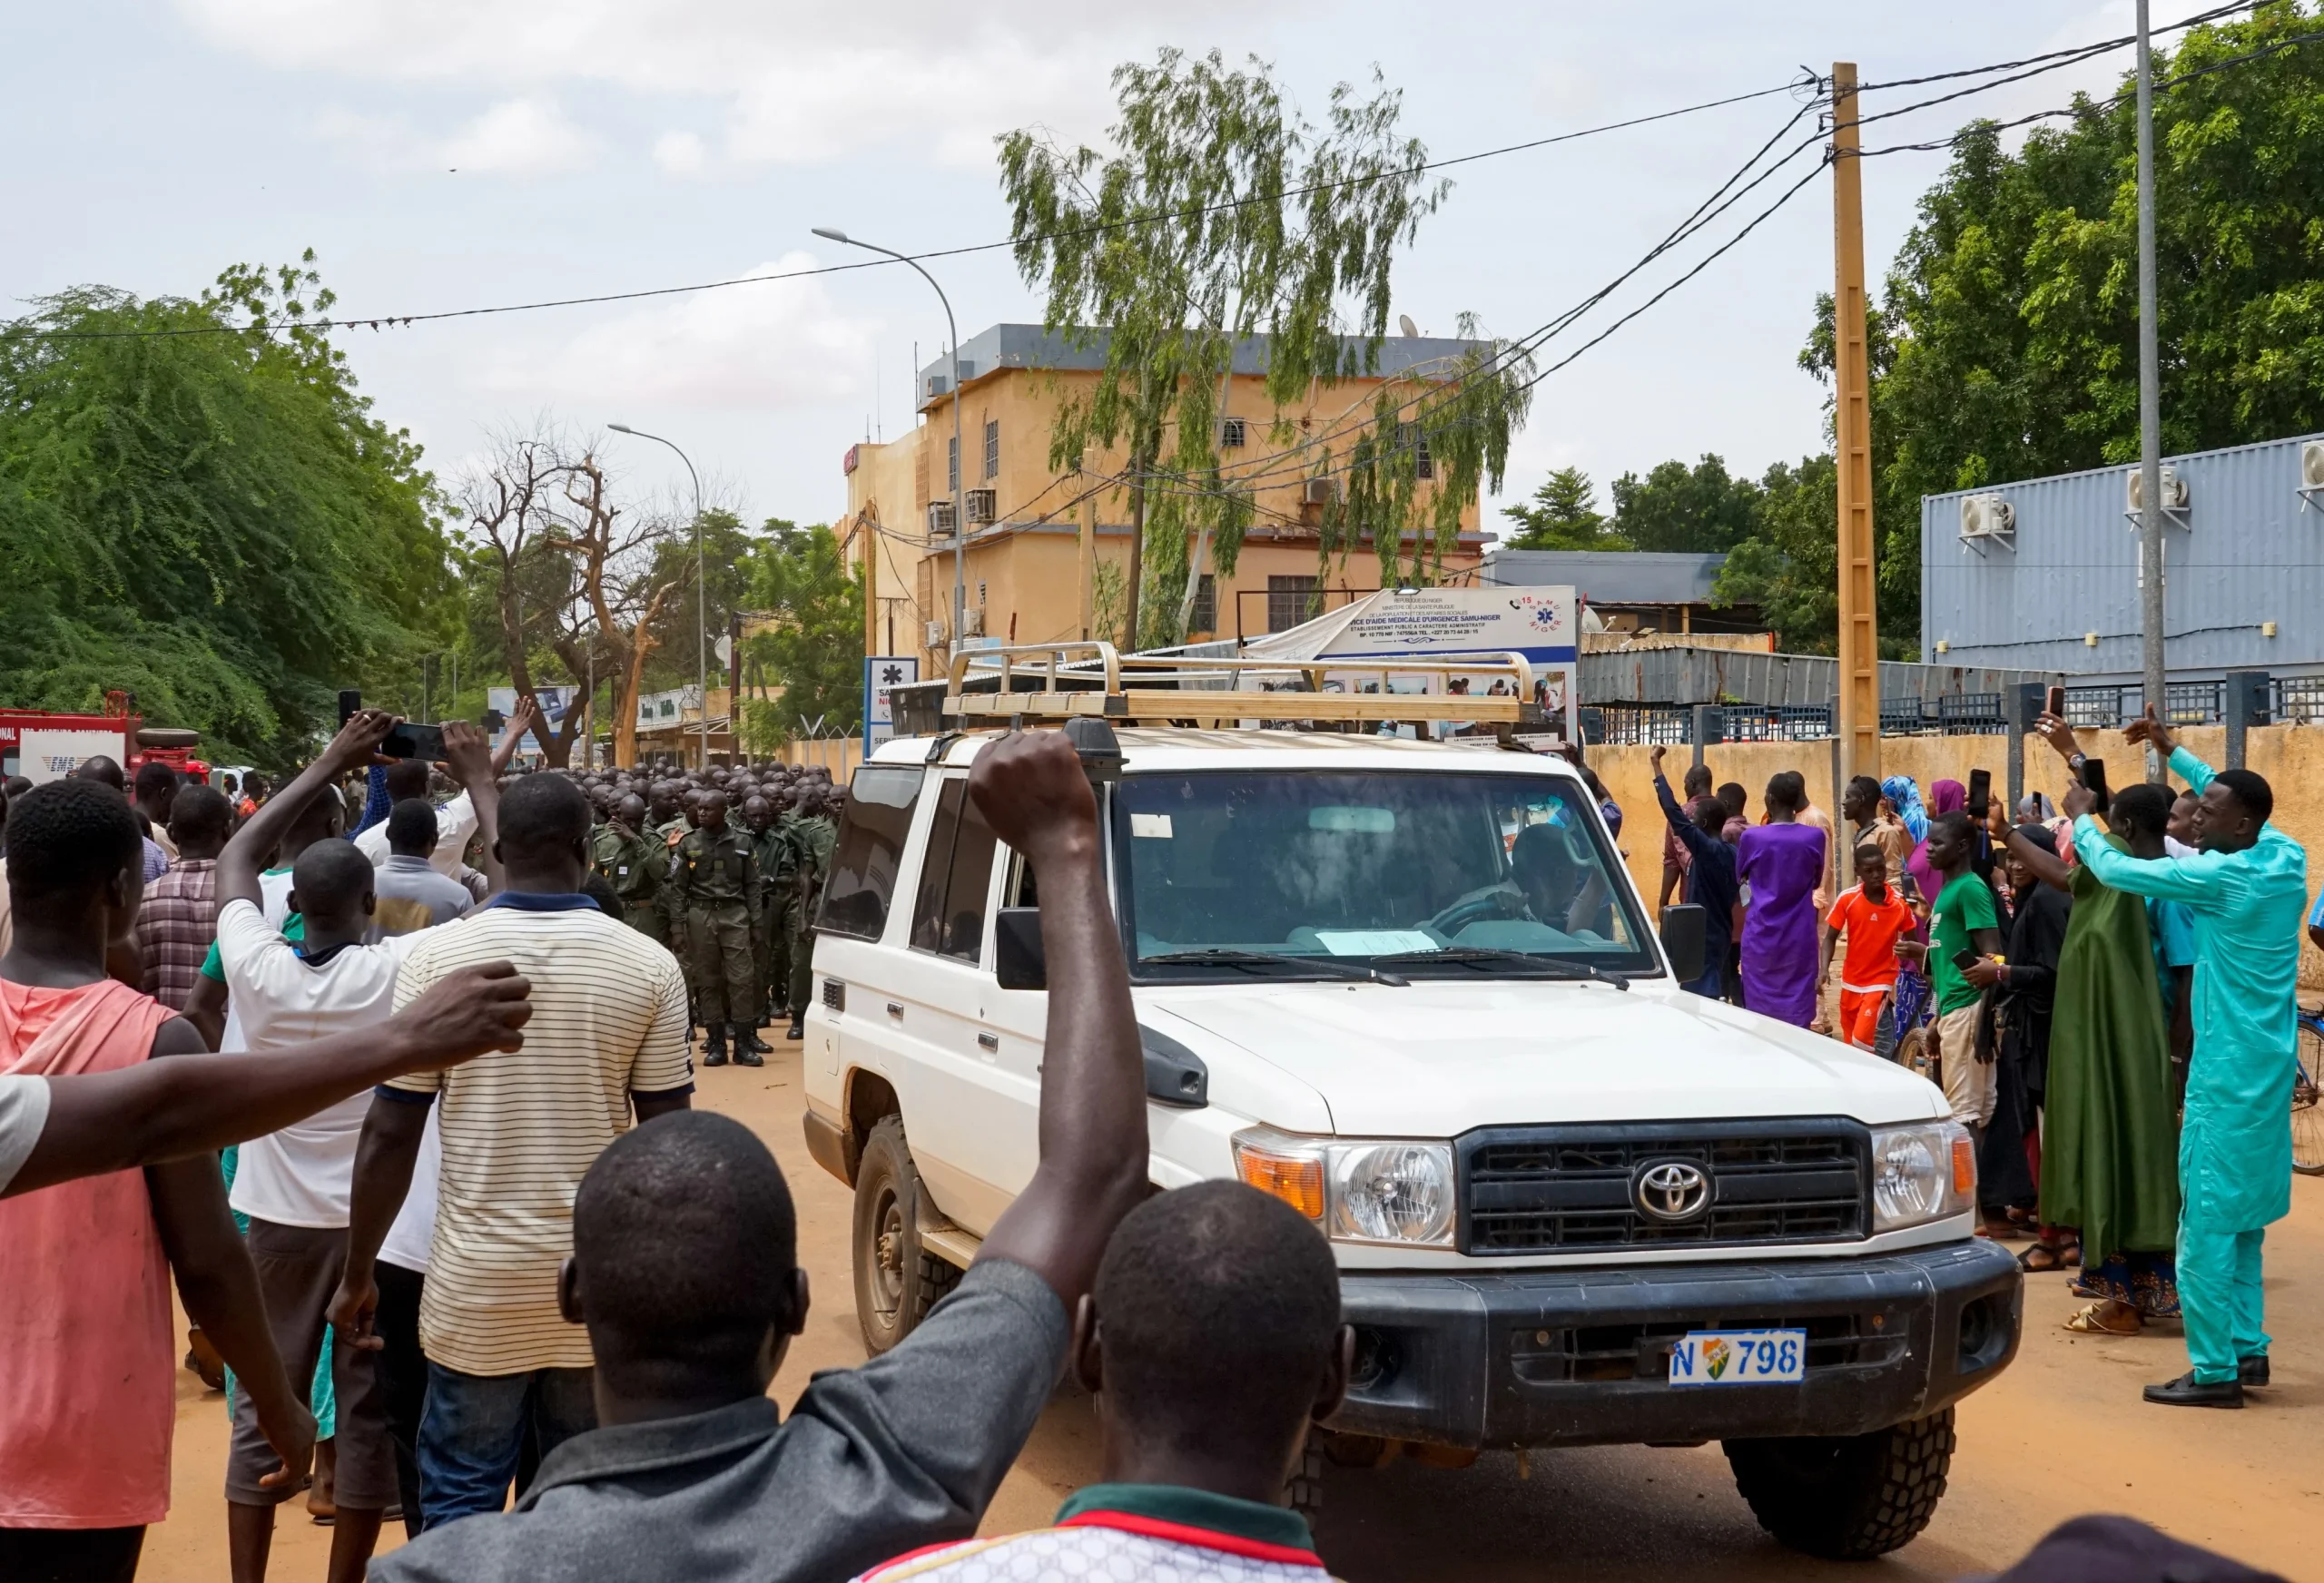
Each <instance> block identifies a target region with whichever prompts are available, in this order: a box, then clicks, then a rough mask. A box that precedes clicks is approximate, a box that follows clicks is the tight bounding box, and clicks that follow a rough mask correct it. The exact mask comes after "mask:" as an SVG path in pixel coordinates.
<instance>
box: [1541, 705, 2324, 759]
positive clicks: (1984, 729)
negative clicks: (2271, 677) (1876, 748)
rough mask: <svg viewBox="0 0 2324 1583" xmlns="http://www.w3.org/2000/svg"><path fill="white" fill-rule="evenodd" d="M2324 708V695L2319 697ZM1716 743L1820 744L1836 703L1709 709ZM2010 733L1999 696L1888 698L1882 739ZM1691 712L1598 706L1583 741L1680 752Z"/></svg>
mask: <svg viewBox="0 0 2324 1583" xmlns="http://www.w3.org/2000/svg"><path fill="white" fill-rule="evenodd" d="M1705 707H1707V708H1709V709H1710V711H1711V713H1712V719H1711V722H1710V726H1711V730H1712V731H1713V732H1714V733H1716V737H1715V740H1717V741H1719V742H1823V741H1827V740H1829V739H1830V738H1831V737H1832V736H1834V735H1836V734H1837V733H1836V731H1835V729H1834V725H1833V715H1834V711H1833V707H1832V705H1830V704H1828V703H1826V704H1813V703H1728V704H1710V705H1706V706H1705ZM2319 707H2324V697H2319ZM2007 730H2008V721H2007V718H2006V717H2005V716H2004V713H2002V695H2001V694H2000V693H1955V694H1953V695H1951V696H1949V697H1944V698H1902V699H1891V700H1888V701H1887V702H1886V704H1885V705H1884V707H1883V708H1882V709H1881V711H1880V734H1881V735H1883V736H1992V735H1998V734H2001V733H2004V732H2006V731H2007ZM1693 733H1694V709H1693V708H1691V707H1689V706H1686V705H1681V704H1675V703H1593V704H1587V705H1585V706H1584V707H1583V708H1582V710H1581V735H1582V740H1583V741H1584V742H1603V743H1608V744H1610V745H1613V746H1620V747H1631V746H1636V747H1651V746H1653V745H1655V744H1656V743H1660V744H1662V745H1663V746H1666V747H1677V746H1680V745H1683V744H1685V743H1688V742H1692V741H1693V740H1694V734H1693Z"/></svg>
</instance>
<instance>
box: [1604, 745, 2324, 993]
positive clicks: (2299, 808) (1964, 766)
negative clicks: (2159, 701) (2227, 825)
mask: <svg viewBox="0 0 2324 1583" xmlns="http://www.w3.org/2000/svg"><path fill="white" fill-rule="evenodd" d="M2078 734H2079V737H2080V740H2081V742H2082V744H2083V752H2088V753H2092V754H2093V755H2095V756H2096V757H2098V758H2101V759H2103V760H2104V761H2105V763H2106V779H2107V782H2108V783H2109V784H2110V785H2114V786H2127V785H2129V784H2131V783H2132V782H2134V781H2139V780H2142V779H2144V778H2145V775H2146V762H2145V753H2144V752H2143V750H2142V749H2139V748H2136V747H2133V746H2132V745H2131V744H2130V743H2129V742H2125V741H2124V740H2123V737H2122V733H2120V732H2113V731H2085V732H2082V733H2078ZM2180 740H2181V742H2183V743H2184V744H2185V745H2186V746H2187V748H2188V749H2189V750H2190V751H2191V752H2193V753H2194V754H2195V755H2196V756H2197V757H2198V758H2200V759H2202V760H2203V761H2204V762H2207V763H2210V764H2211V765H2213V766H2214V767H2218V766H2223V765H2224V764H2225V763H2226V762H2227V747H2226V728H2225V727H2223V726H2193V727H2189V728H2188V729H2186V730H2184V731H2182V732H2181V733H2180ZM1652 751H1653V750H1651V749H1650V748H1644V747H1593V748H1591V749H1590V759H1589V762H1590V768H1591V769H1593V770H1595V771H1597V772H1598V775H1599V778H1600V779H1601V780H1602V781H1604V782H1605V783H1606V789H1607V790H1608V791H1610V792H1611V793H1612V794H1613V798H1614V801H1616V802H1618V803H1620V805H1621V810H1622V841H1621V845H1622V852H1623V856H1624V858H1625V859H1626V860H1627V861H1628V862H1629V865H1630V876H1631V878H1632V879H1634V880H1637V881H1638V886H1639V889H1640V890H1641V891H1642V892H1643V893H1644V894H1645V897H1646V900H1647V903H1648V905H1649V906H1651V905H1652V904H1653V902H1654V900H1655V897H1656V896H1657V894H1658V893H1659V891H1660V889H1661V885H1662V831H1663V828H1664V827H1663V822H1662V816H1661V813H1660V811H1659V810H1658V809H1657V808H1656V806H1655V801H1654V782H1653V779H1652V771H1651V769H1650V768H1649V754H1650V753H1651V752H1652ZM2006 752H2007V747H2006V742H2005V741H2004V738H2002V737H1999V736H1914V737H1887V738H1884V739H1883V740H1882V742H1881V744H1880V754H1881V771H1882V772H1883V773H1884V774H1889V775H1910V776H1911V777H1913V779H1914V780H1915V781H1916V782H1919V784H1920V788H1921V795H1922V796H1923V797H1924V798H1925V797H1926V796H1927V795H1928V789H1929V786H1930V784H1931V783H1932V782H1936V781H1944V780H1953V781H1958V782H1961V783H1962V784H1963V785H1967V784H1968V783H1969V772H1970V771H1972V770H1974V769H1984V770H1987V771H1990V772H1992V774H1993V778H1994V795H1995V796H2000V795H2001V794H2002V791H2003V787H2004V782H2005V775H2006V769H2007V763H2008V761H2007V758H2006ZM1692 762H1694V759H1693V750H1691V749H1689V748H1686V747H1674V748H1671V749H1670V750H1669V753H1668V754H1667V756H1666V757H1665V758H1664V760H1663V767H1664V770H1665V772H1667V773H1668V774H1669V778H1670V786H1671V790H1672V791H1679V788H1680V786H1681V784H1682V782H1683V780H1684V777H1685V774H1686V771H1687V766H1688V765H1689V764H1690V763H1692ZM1703 762H1705V763H1707V764H1709V766H1710V771H1711V773H1712V775H1713V776H1714V777H1715V778H1716V780H1717V782H1728V781H1739V782H1742V783H1743V784H1744V785H1745V786H1746V787H1747V788H1748V789H1749V791H1750V793H1751V817H1752V818H1753V819H1755V820H1756V819H1757V818H1758V814H1759V797H1760V793H1761V792H1762V791H1764V790H1765V789H1766V787H1767V783H1768V777H1769V776H1771V775H1773V774H1775V773H1776V772H1778V771H1781V770H1797V771H1798V772H1800V773H1801V774H1803V775H1805V776H1806V777H1807V790H1808V794H1809V795H1810V796H1811V797H1813V798H1814V799H1815V801H1816V803H1817V806H1818V807H1820V808H1822V809H1824V810H1825V811H1827V812H1828V813H1830V814H1831V815H1832V817H1833V818H1834V820H1835V821H1837V820H1838V818H1839V808H1840V799H1839V792H1838V789H1837V787H1836V786H1835V785H1834V783H1833V765H1834V755H1833V752H1832V744H1831V743H1830V742H1729V743H1723V744H1721V745H1719V746H1717V747H1712V748H1709V749H1707V750H1706V751H1705V752H1704V755H1703ZM2245 764H2246V766H2247V767H2248V768H2250V769H2253V770H2256V771H2258V772H2260V774H2262V775H2265V776H2266V777H2267V778H2268V784H2269V785H2270V787H2272V788H2273V789H2274V791H2275V794H2276V812H2275V820H2274V822H2275V824H2276V825H2277V826H2278V828H2280V829H2281V830H2283V831H2285V832H2286V833H2287V834H2289V835H2290V836H2291V837H2292V838H2293V839H2294V840H2296V841H2299V843H2300V844H2301V845H2302V846H2304V847H2306V848H2307V849H2308V851H2309V861H2308V890H2309V896H2310V897H2311V898H2312V897H2313V896H2314V895H2315V893H2316V890H2317V888H2318V886H2319V884H2320V883H2324V730H2319V728H2318V727H2315V726H2312V725H2271V726H2262V727H2260V728H2258V729H2256V730H2254V731H2252V732H2251V733H2250V742H2249V746H2248V749H2247V751H2246V754H2245ZM2066 783H2067V775H2066V768H2065V764H2064V762H2063V761H2062V760H2061V759H2060V758H2059V757H2058V756H2057V754H2056V753H2054V752H2051V751H2050V748H2049V745H2048V744H2047V743H2045V742H2043V741H2042V740H2041V739H2040V738H2039V737H2029V738H2028V739H2026V743H2025V785H2026V789H2027V790H2028V791H2043V792H2046V793H2048V795H2049V796H2050V797H2051V798H2052V800H2053V801H2054V800H2055V799H2056V798H2058V797H2059V796H2061V795H2062V794H2063V792H2064V791H2065V788H2066ZM2300 985H2301V987H2302V988H2303V989H2305V990H2309V991H2311V992H2324V954H2319V952H2318V951H2317V950H2316V949H2315V948H2314V947H2313V946H2308V945H2303V946H2302V948H2301V954H2300Z"/></svg>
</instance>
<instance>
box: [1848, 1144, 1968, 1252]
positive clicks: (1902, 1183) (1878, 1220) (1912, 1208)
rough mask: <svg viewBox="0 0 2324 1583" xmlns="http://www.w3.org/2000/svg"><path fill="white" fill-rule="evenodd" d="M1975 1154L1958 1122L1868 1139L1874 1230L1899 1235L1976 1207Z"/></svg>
mask: <svg viewBox="0 0 2324 1583" xmlns="http://www.w3.org/2000/svg"><path fill="white" fill-rule="evenodd" d="M1976 1202H1977V1149H1976V1145H1975V1144H1974V1143H1973V1142H1972V1141H1971V1140H1970V1137H1969V1132H1968V1129H1967V1128H1966V1127H1965V1126H1962V1125H1961V1124H1960V1123H1959V1122H1957V1121H1932V1122H1924V1123H1922V1124H1920V1125H1919V1126H1892V1127H1883V1128H1880V1129H1879V1130H1877V1131H1876V1132H1874V1133H1873V1135H1872V1229H1873V1231H1874V1232H1875V1234H1877V1233H1880V1232H1884V1231H1902V1230H1904V1229H1905V1227H1906V1226H1913V1225H1925V1224H1927V1223H1928V1222H1930V1221H1932V1220H1944V1219H1946V1218H1948V1217H1949V1216H1952V1215H1955V1214H1962V1213H1963V1212H1965V1211H1966V1210H1968V1209H1971V1208H1973V1207H1974V1206H1975V1204H1976Z"/></svg>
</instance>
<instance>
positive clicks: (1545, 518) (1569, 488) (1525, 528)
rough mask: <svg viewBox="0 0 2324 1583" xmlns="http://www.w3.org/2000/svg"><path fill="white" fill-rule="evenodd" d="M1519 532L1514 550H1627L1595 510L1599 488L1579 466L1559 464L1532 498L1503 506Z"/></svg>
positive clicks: (1626, 544)
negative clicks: (1561, 465) (1513, 504)
mask: <svg viewBox="0 0 2324 1583" xmlns="http://www.w3.org/2000/svg"><path fill="white" fill-rule="evenodd" d="M1502 516H1507V517H1509V518H1510V519H1511V520H1512V521H1513V522H1515V523H1517V524H1518V525H1519V526H1520V528H1521V530H1522V531H1521V532H1520V533H1519V534H1518V535H1517V536H1516V537H1514V538H1512V539H1511V540H1510V541H1509V547H1510V548H1511V549H1513V550H1626V549H1629V548H1630V541H1629V540H1628V539H1627V538H1625V537H1623V536H1621V535H1620V534H1619V533H1616V532H1615V531H1614V529H1613V524H1612V521H1611V520H1610V518H1609V517H1607V516H1605V515H1604V514H1603V513H1601V512H1600V510H1599V509H1598V488H1597V486H1596V485H1594V484H1592V483H1590V475H1589V474H1587V473H1585V472H1583V471H1582V470H1581V468H1580V467H1560V468H1559V469H1558V470H1557V471H1556V472H1554V473H1551V475H1550V476H1549V477H1547V478H1545V479H1543V480H1542V481H1541V487H1540V488H1538V489H1536V490H1534V491H1533V498H1532V499H1531V501H1526V502H1521V503H1520V504H1518V505H1515V506H1502Z"/></svg>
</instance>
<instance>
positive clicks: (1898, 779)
mask: <svg viewBox="0 0 2324 1583" xmlns="http://www.w3.org/2000/svg"><path fill="white" fill-rule="evenodd" d="M1872 839H1873V840H1874V841H1877V842H1878V843H1879V844H1880V850H1881V854H1882V855H1883V856H1884V857H1886V859H1887V860H1888V872H1889V873H1890V875H1892V876H1893V877H1894V878H1895V879H1896V882H1897V883H1898V885H1899V886H1901V887H1902V888H1903V890H1904V891H1905V900H1907V901H1909V902H1911V903H1912V905H1913V910H1914V911H1915V912H1916V913H1918V914H1919V915H1920V919H1921V922H1920V923H1919V925H1917V926H1916V927H1915V929H1914V931H1913V938H1914V939H1919V940H1923V941H1925V940H1926V939H1928V909H1929V902H1930V900H1932V899H1933V898H1934V897H1935V895H1936V888H1935V885H1936V876H1935V870H1932V869H1930V867H1929V866H1928V859H1927V857H1926V856H1925V855H1924V854H1923V852H1922V850H1921V843H1922V842H1924V841H1926V840H1927V839H1928V811H1927V810H1926V809H1925V808H1923V807H1922V806H1921V791H1920V788H1919V787H1918V786H1916V785H1915V784H1914V783H1913V778H1912V777H1911V776H1910V775H1891V776H1889V777H1888V778H1887V779H1886V780H1885V781H1883V782H1880V812H1879V815H1878V817H1877V818H1876V820H1875V821H1874V824H1873V829H1872ZM1929 999H1930V997H1929V988H1928V978H1927V976H1926V975H1925V974H1924V973H1923V972H1922V971H1921V970H1920V969H1919V968H1915V967H1914V966H1913V964H1911V963H1910V962H1906V963H1905V964H1903V966H1902V967H1901V968H1900V969H1899V971H1898V972H1897V974H1896V995H1895V998H1894V999H1893V1000H1892V1001H1891V1002H1890V1006H1889V1027H1888V1031H1887V1036H1886V1039H1885V1040H1884V1041H1883V1042H1882V1043H1881V1045H1880V1046H1878V1048H1879V1050H1880V1053H1881V1054H1882V1055H1884V1056H1886V1057H1889V1058H1890V1059H1892V1060H1896V1061H1902V1062H1905V1064H1906V1065H1908V1066H1909V1065H1911V1059H1910V1057H1911V1051H1910V1050H1909V1049H1908V1048H1907V1047H1906V1040H1908V1039H1909V1038H1910V1037H1912V1035H1913V1034H1914V1032H1915V1030H1916V1029H1918V1028H1919V1027H1920V1025H1921V1018H1922V1017H1923V1015H1924V1014H1925V1013H1926V1012H1927V1010H1928V1008H1929Z"/></svg>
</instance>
